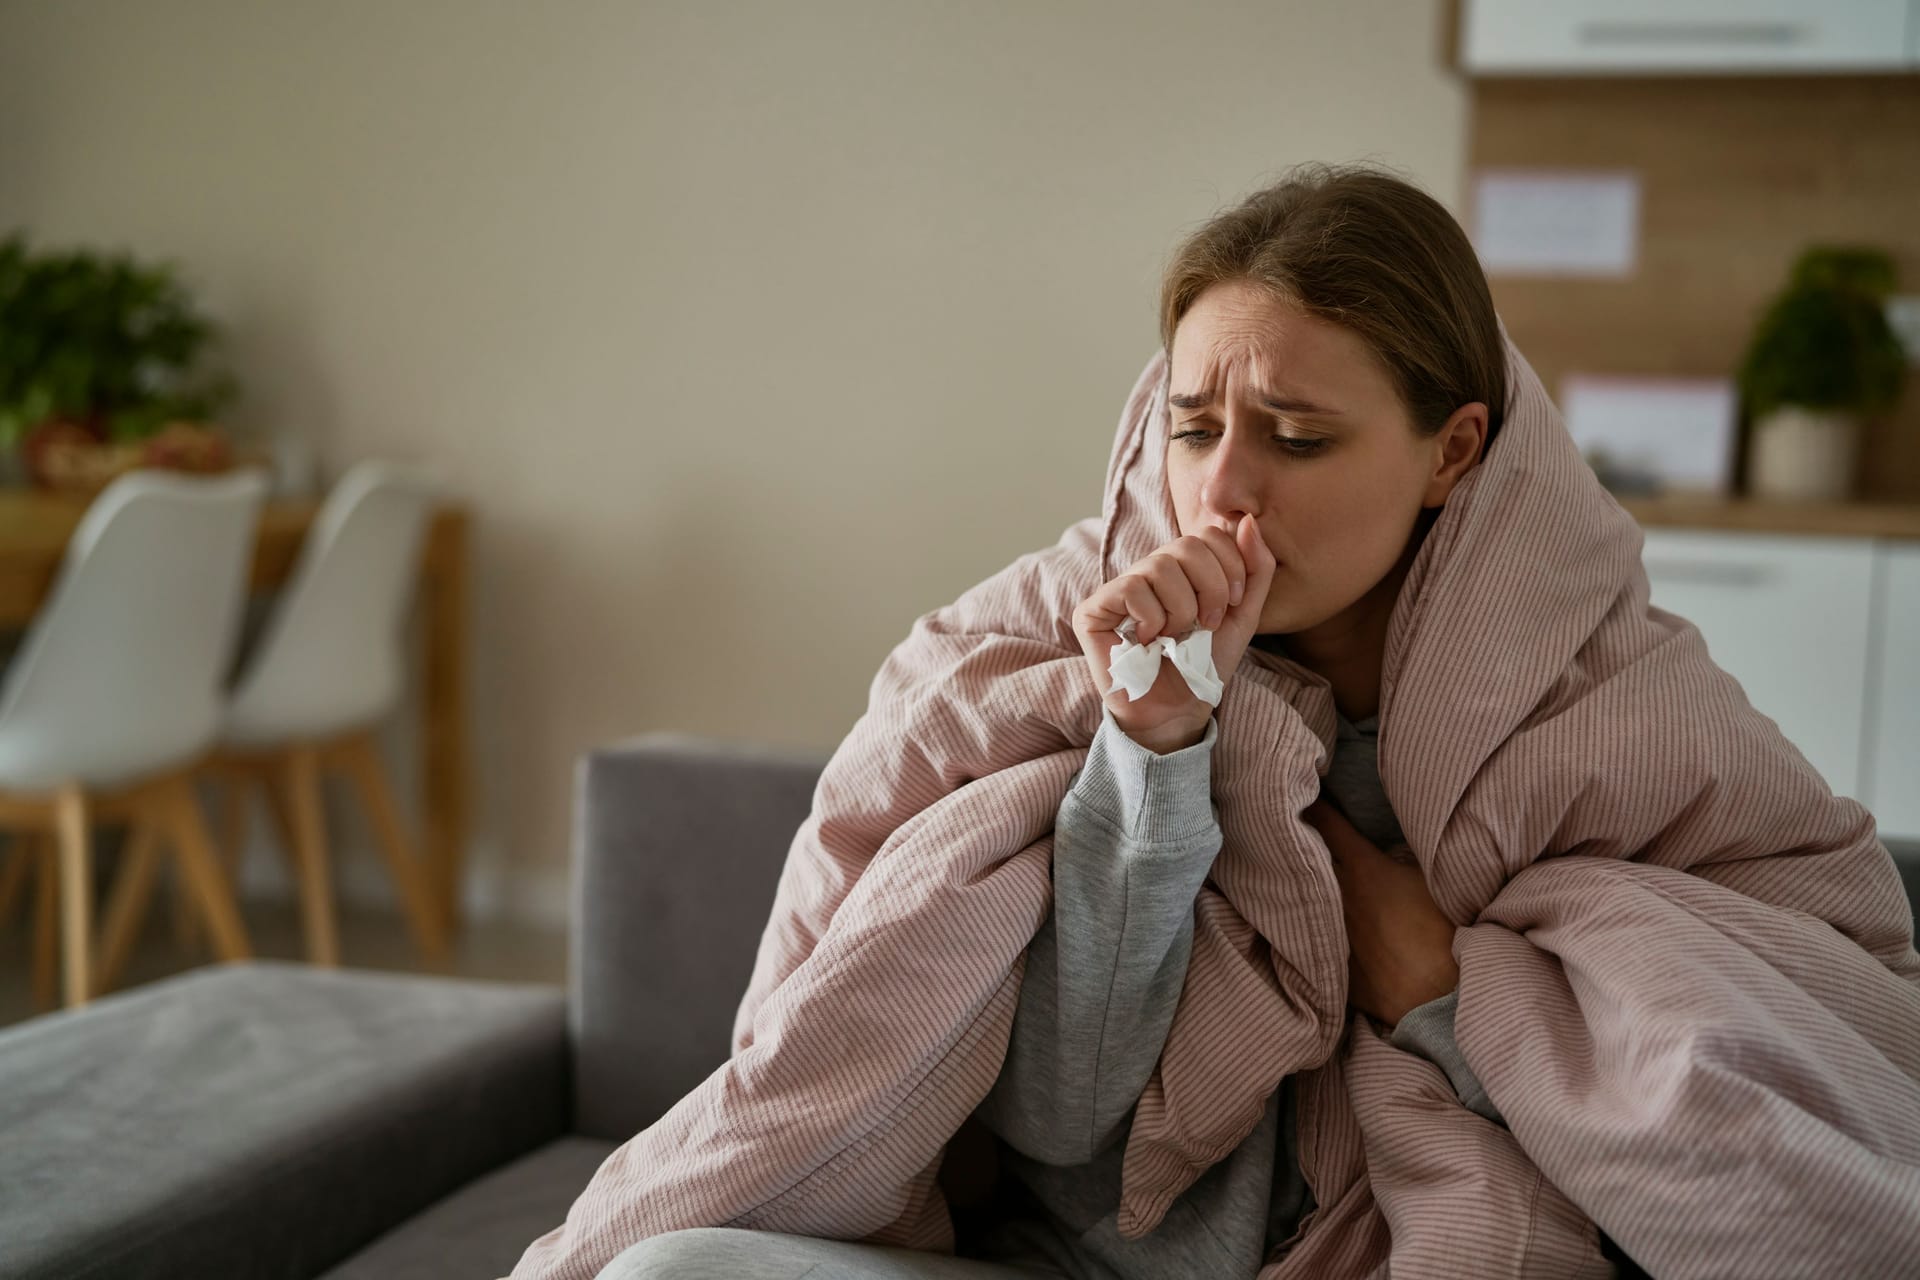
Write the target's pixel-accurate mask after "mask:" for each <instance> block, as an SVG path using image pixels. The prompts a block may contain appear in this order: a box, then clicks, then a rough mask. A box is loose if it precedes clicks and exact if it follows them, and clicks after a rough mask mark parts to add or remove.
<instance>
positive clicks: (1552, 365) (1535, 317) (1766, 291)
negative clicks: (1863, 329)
mask: <svg viewBox="0 0 1920 1280" xmlns="http://www.w3.org/2000/svg"><path fill="white" fill-rule="evenodd" d="M1473 98H1474V102H1473V123H1472V138H1471V140H1470V144H1469V148H1468V154H1469V163H1470V164H1471V165H1472V166H1473V167H1474V168H1476V169H1478V168H1502V167H1510V166H1511V167H1554V168H1558V167H1566V168H1581V169H1585V168H1599V169H1632V170H1634V171H1636V172H1638V173H1639V174H1640V177H1641V182H1642V193H1641V200H1642V203H1641V237H1640V260H1639V267H1638V270H1637V272H1636V273H1635V275H1634V276H1633V277H1632V278H1630V279H1624V280H1604V281H1602V280H1548V279H1520V278H1506V277H1502V278H1495V279H1493V280H1492V282H1491V283H1492V286H1493V295H1494V302H1495V304H1496V305H1497V306H1498V308H1499V310H1500V313H1501V316H1502V317H1503V318H1504V319H1505V320H1506V322H1507V326H1508V328H1509V330H1510V331H1511V332H1512V333H1513V335H1514V338H1515V340H1516V341H1517V342H1519V344H1520V346H1521V348H1522V349H1523V350H1524V351H1525V352H1526V353H1527V356H1528V358H1529V359H1530V360H1532V361H1533V363H1534V366H1535V368H1537V369H1538V370H1539V372H1540V375H1541V377H1542V378H1543V379H1544V380H1545V381H1546V384H1547V388H1548V390H1549V391H1551V392H1553V393H1554V395H1555V396H1556V397H1558V395H1559V388H1560V379H1561V378H1562V377H1564V376H1565V375H1566V374H1567V373H1569V372H1576V371H1578V372H1592V373H1626V374H1675V375H1688V376H1694V375H1700V376H1724V375H1729V374H1731V372H1732V371H1733V370H1734V369H1735V368H1736V367H1737V363H1738V361H1739V358H1740V355H1741V353H1742V351H1743V350H1744V349H1745V346H1746V343H1747V340H1748V338H1749V336H1750V335H1751V333H1752V331H1753V326H1754V324H1755V322H1756V320H1757V319H1758V317H1759V314H1760V311H1761V310H1762V309H1763V308H1764V306H1765V305H1766V303H1767V302H1768V301H1769V300H1770V299H1771V298H1772V297H1773V296H1774V294H1775V293H1777V292H1778V291H1779V290H1780V288H1781V287H1782V286H1783V285H1784V283H1785V281H1786V273H1787V270H1788V268H1789V266H1790V265H1791V263H1792V261H1793V259H1794V257H1795V256H1796V255H1797V254H1798V253H1799V252H1800V250H1801V249H1803V248H1804V247H1806V246H1807V245H1809V244H1814V243H1829V242H1831V243H1860V244H1872V245H1877V246H1880V247H1882V248H1885V249H1887V250H1889V251H1890V252H1891V253H1892V254H1893V256H1894V261H1895V264H1896V266H1897V268H1898V271H1899V277H1900V282H1901V288H1902V290H1903V291H1904V292H1908V293H1920V75H1912V76H1880V77H1865V76H1818V77H1815V76H1766V77H1739V78H1730V77H1716V76H1699V77H1691V78H1686V79H1678V78H1676V79H1664V78H1641V77H1632V78H1604V79H1603V78H1578V77H1561V78H1554V79H1526V80H1500V79H1484V80H1478V81H1476V82H1475V83H1474V88H1473ZM1468 191H1469V195H1468V198H1469V200H1471V186H1469V188H1468ZM1471 216H1472V215H1471V210H1470V209H1469V210H1468V217H1469V218H1471ZM1916 372H1920V371H1916ZM1858 489H1859V493H1860V496H1861V497H1863V498H1874V499H1882V500H1920V376H1914V375H1913V374H1910V375H1909V378H1908V385H1907V392H1906V395H1905V397H1904V398H1903V400H1902V403H1901V404H1900V405H1899V407H1898V408H1897V409H1896V410H1895V411H1894V412H1893V413H1892V414H1891V415H1889V416H1888V417H1887V418H1886V419H1885V420H1884V421H1881V422H1877V423H1873V424H1870V426H1869V429H1868V433H1867V439H1866V442H1865V446H1864V448H1863V456H1862V459H1861V470H1860V477H1859V485H1858Z"/></svg>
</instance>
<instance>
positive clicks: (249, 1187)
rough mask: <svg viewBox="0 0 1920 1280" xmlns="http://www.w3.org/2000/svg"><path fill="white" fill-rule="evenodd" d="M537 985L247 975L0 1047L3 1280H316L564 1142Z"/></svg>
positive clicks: (554, 997) (547, 1013) (48, 1023)
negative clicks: (515, 1163)
mask: <svg viewBox="0 0 1920 1280" xmlns="http://www.w3.org/2000/svg"><path fill="white" fill-rule="evenodd" d="M567 1071H568V1062H567V1052H566V1032H565V1010H564V1004H563V1000H562V998H561V994H560V992H559V991H558V990H557V989H554V988H549V987H531V986H509V985H504V984H496V983H481V982H467V981H455V980H452V979H446V978H422V977H413V976H402V975H396V974H378V973H366V972H342V971H337V970H335V971H328V970H317V969H310V968H307V967H305V966H300V965H289V964H273V963H246V964H236V965H224V966H218V967H213V968H206V969H200V970H196V971H194V972H191V973H188V974H185V975H182V976H180V977H178V978H173V979H169V980H167V981H164V982H158V983H153V984H151V985H148V986H145V987H139V988H135V989H133V990H131V991H128V992H125V993H122V994H120V995H115V996H110V997H107V998H106V999H103V1000H100V1001H98V1002H96V1003H95V1004H93V1005H92V1006H90V1007H88V1008H86V1009H82V1010H79V1011H76V1012H73V1013H66V1014H55V1015H52V1016H48V1017H43V1018H37V1019H34V1020H32V1021H29V1022H25V1023H22V1024H19V1025H18V1026H15V1027H12V1028H9V1029H7V1030H6V1031H4V1032H0V1133H4V1134H5V1135H6V1140H5V1141H6V1165H7V1187H6V1193H5V1194H4V1195H0V1276H4V1277H8V1278H12V1277H41V1276H45V1277H55V1276H58V1277H61V1278H62V1280H85V1278H87V1277H105V1276H113V1277H141V1276H187V1275H201V1276H250V1277H261V1278H263V1280H266V1278H271V1277H289V1278H291V1277H308V1276H312V1275H314V1274H316V1273H317V1272H319V1271H322V1270H324V1269H325V1268H326V1267H328V1266H330V1265H332V1264H334V1263H336V1262H339V1261H340V1260H341V1259H343V1258H346V1257H347V1256H349V1255H350V1254H351V1253H353V1252H354V1251H355V1250H356V1249H359V1248H361V1247H362V1246H364V1245H365V1244H367V1243H368V1242H369V1241H371V1240H373V1239H374V1238H375V1237H376V1236H378V1235H379V1234H380V1233H381V1232H383V1231H385V1230H387V1229H389V1228H390V1227H392V1226H394V1225H396V1224H397V1223H400V1222H402V1221H405V1220H406V1219H407V1218H409V1217H411V1216H412V1215H414V1214H415V1213H418V1212H419V1211H420V1210H422V1209H424V1208H426V1207H427V1206H428V1205H430V1204H432V1203H433V1202H435V1201H436V1200H438V1199H440V1198H441V1197H442V1196H444V1195H446V1194H447V1193H448V1192H450V1191H452V1190H454V1189H455V1188H457V1187H460V1186H462V1185H464V1184H466V1183H467V1182H469V1181H471V1180H472V1179H473V1178H475V1177H477V1176H479V1175H480V1174H482V1173H484V1172H486V1171H488V1170H490V1169H494V1168H497V1167H499V1166H500V1165H502V1164H504V1163H506V1162H508V1161H510V1160H512V1159H513V1158H515V1157H517V1156H518V1155H520V1154H521V1153H523V1152H525V1151H528V1150H530V1149H532V1148H534V1147H536V1146H538V1145H541V1144H543V1143H546V1142H549V1141H551V1140H553V1139H554V1138H556V1137H558V1136H560V1134H561V1133H563V1132H564V1128H563V1126H564V1124H565V1118H566V1116H567V1113H568V1105H569V1099H568V1097H567Z"/></svg>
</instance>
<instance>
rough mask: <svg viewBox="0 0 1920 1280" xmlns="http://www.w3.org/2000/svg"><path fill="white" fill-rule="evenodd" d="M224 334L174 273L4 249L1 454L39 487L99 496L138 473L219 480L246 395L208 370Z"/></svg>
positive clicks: (74, 254)
mask: <svg viewBox="0 0 1920 1280" xmlns="http://www.w3.org/2000/svg"><path fill="white" fill-rule="evenodd" d="M214 340H215V327H214V325H213V323H212V321H211V320H209V319H208V318H207V317H206V316H205V315H203V314H202V313H201V312H200V311H199V310H198V309H197V308H196V307H195V306H194V304H193V301H192V299H191V298H190V297H189V296H188V294H187V291H186V289H185V288H184V287H183V286H182V285H181V283H180V281H179V279H178V277H177V275H176V273H175V270H174V268H173V267H171V266H169V265H151V264H142V263H139V262H136V261H135V260H134V259H133V258H132V257H131V256H129V255H126V254H101V253H93V252H87V251H71V252H35V251H32V250H29V248H28V247H27V243H26V240H25V237H24V236H22V235H19V234H15V235H12V236H10V237H8V238H7V239H6V240H4V241H0V448H7V449H18V450H19V451H20V453H21V456H22V458H23V460H24V462H25V464H26V469H27V472H28V474H29V476H30V477H32V479H33V481H34V483H35V484H37V485H39V486H41V487H45V488H56V489H73V490H80V491H90V490H94V489H98V488H100V487H101V486H102V485H104V484H105V483H107V482H108V481H110V480H111V479H113V477H114V476H116V475H118V474H120V473H121V472H122V471H126V470H129V469H131V468H132V467H137V466H167V467H175V468H179V469H184V470H193V471H218V470H222V469H224V468H225V467H227V466H228V465H231V462H232V453H231V449H230V447H229V445H228V443H227V441H226V440H225V438H224V437H223V436H222V435H221V433H220V432H219V431H218V430H217V429H216V428H215V427H214V426H213V421H214V416H215V414H217V413H218V412H219V410H220V409H221V407H222V406H224V405H226V404H227V403H228V402H229V401H230V400H231V399H232V397H233V396H234V394H235V393H236V391H237V389H238V388H237V385H236V383H235V382H234V380H233V379H232V377H230V376H229V375H227V374H225V373H224V372H221V371H217V370H209V369H206V368H203V360H204V358H205V356H206V355H207V353H208V350H209V348H210V346H211V345H212V344H213V342H214Z"/></svg>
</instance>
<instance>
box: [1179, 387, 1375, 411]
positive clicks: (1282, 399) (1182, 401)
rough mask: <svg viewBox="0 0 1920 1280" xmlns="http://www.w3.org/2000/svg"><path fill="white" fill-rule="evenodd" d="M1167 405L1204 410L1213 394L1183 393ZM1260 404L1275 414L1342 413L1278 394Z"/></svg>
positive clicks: (1264, 397)
mask: <svg viewBox="0 0 1920 1280" xmlns="http://www.w3.org/2000/svg"><path fill="white" fill-rule="evenodd" d="M1167 403H1168V404H1170V405H1172V406H1173V407H1174V408H1176V409H1204V408H1206V407H1207V406H1208V405H1210V404H1212V403H1213V392H1211V391H1202V392H1195V393H1187V392H1182V393H1179V394H1176V395H1170V396H1168V397H1167ZM1260 403H1261V405H1263V406H1264V407H1266V408H1268V409H1271V410H1273V411H1274V412H1275V413H1311V414H1318V415H1320V416H1323V417H1336V416H1338V415H1339V413H1340V411H1339V410H1338V409H1329V408H1327V407H1325V406H1324V405H1317V404H1314V403H1313V402H1312V401H1311V400H1301V399H1298V398H1297V397H1294V396H1287V395H1282V394H1280V393H1278V392H1272V393H1267V392H1263V393H1261V396H1260Z"/></svg>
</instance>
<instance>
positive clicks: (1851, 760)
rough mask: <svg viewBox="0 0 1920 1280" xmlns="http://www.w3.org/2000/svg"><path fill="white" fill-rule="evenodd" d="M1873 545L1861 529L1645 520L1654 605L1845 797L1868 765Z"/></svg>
mask: <svg viewBox="0 0 1920 1280" xmlns="http://www.w3.org/2000/svg"><path fill="white" fill-rule="evenodd" d="M1874 554H1875V545H1874V543H1873V542H1872V541H1871V540H1870V539H1865V538H1834V537H1803V536H1788V535H1763V534H1749V533H1722V532H1708V531H1704V530H1676V529H1649V530H1647V535H1646V546H1645V549H1644V551H1643V552H1642V554H1641V560H1642V562H1643V563H1644V564H1645V565H1646V569H1647V578H1648V581H1649V583H1650V584H1651V587H1652V593H1653V603H1654V604H1655V605H1657V606H1659V607H1660V608H1662V609H1665V610H1667V611H1669V612H1671V613H1677V614H1679V615H1680V616H1681V617H1683V618H1685V619H1687V620H1688V621H1689V622H1692V623H1693V624H1694V625H1695V626H1697V627H1699V628H1700V634H1701V636H1702V637H1704V638H1705V640H1706V642H1707V652H1708V653H1709V654H1710V655H1711V656H1712V658H1713V660H1714V662H1715V663H1716V664H1718V665H1719V666H1720V667H1721V668H1722V669H1723V670H1725V671H1726V672H1727V673H1728V674H1730V675H1731V676H1733V678H1734V679H1736V680H1738V681H1739V682H1740V686H1741V688H1742V689H1744V690H1745V691H1746V694H1747V700H1748V701H1749V702H1751V703H1752V704H1753V705H1754V707H1755V708H1757V709H1758V710H1759V711H1760V712H1761V713H1762V714H1764V715H1767V716H1769V717H1771V718H1772V719H1773V721H1774V723H1776V724H1778V725H1779V726H1780V731H1781V732H1782V733H1783V734H1785V735H1786V737H1787V740H1788V741H1789V742H1791V743H1793V744H1794V746H1796V747H1798V748H1799V749H1800V752H1801V754H1803V755H1804V756H1806V758H1807V759H1808V761H1810V762H1811V763H1812V764H1813V766H1814V768H1816V769H1818V770H1819V771H1820V774H1821V776H1822V777H1824V778H1825V779H1826V780H1827V785H1828V786H1830V787H1831V788H1833V790H1834V791H1835V792H1836V793H1837V794H1839V795H1846V796H1853V797H1855V798H1857V799H1860V800H1861V801H1862V802H1863V803H1866V804H1868V807H1869V808H1871V807H1872V803H1871V800H1870V798H1869V796H1868V795H1866V794H1863V792H1864V791H1865V790H1866V787H1865V785H1864V784H1865V783H1866V782H1867V779H1866V778H1864V777H1863V775H1862V772H1861V741H1862V731H1863V727H1864V724H1865V705H1866V689H1867V682H1868V659H1869V656H1870V654H1869V650H1870V648H1871V647H1872V646H1871V637H1872V634H1873V621H1874V608H1873V589H1874V577H1875V574H1874Z"/></svg>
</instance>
